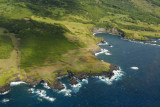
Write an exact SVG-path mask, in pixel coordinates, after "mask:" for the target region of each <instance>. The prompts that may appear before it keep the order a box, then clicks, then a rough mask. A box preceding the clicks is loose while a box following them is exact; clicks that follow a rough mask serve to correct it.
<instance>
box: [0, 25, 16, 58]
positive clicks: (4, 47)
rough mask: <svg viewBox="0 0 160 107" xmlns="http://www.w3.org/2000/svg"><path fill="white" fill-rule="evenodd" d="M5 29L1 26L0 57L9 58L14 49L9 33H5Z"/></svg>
mask: <svg viewBox="0 0 160 107" xmlns="http://www.w3.org/2000/svg"><path fill="white" fill-rule="evenodd" d="M4 32H5V29H2V28H0V59H7V58H9V57H10V54H11V52H12V50H13V45H12V41H11V39H10V37H9V34H5V33H4Z"/></svg>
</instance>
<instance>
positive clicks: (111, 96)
mask: <svg viewBox="0 0 160 107" xmlns="http://www.w3.org/2000/svg"><path fill="white" fill-rule="evenodd" d="M96 36H98V37H103V38H104V40H105V41H106V42H108V43H109V44H110V45H112V46H113V47H109V46H108V45H101V46H100V47H101V48H102V49H107V50H109V52H110V53H111V54H112V55H106V54H105V53H102V54H99V55H98V56H97V57H98V58H99V59H101V60H104V61H107V62H109V63H112V64H115V65H118V66H120V67H121V70H122V71H123V72H124V75H123V76H122V77H121V78H120V79H119V80H118V81H113V83H112V84H111V85H108V84H107V83H105V82H102V81H101V80H99V79H97V78H89V79H88V83H85V82H83V83H81V84H82V87H81V88H71V87H70V85H69V84H68V79H67V78H65V79H62V80H61V82H62V83H64V84H65V85H66V87H67V89H68V90H67V91H65V92H61V93H59V92H56V91H53V90H51V89H46V88H44V87H43V85H42V84H39V85H38V86H36V87H35V88H34V89H35V90H36V89H41V90H44V91H45V92H46V96H49V97H53V98H55V99H56V100H55V101H54V102H50V101H48V100H46V99H45V98H44V97H40V96H39V95H37V94H36V93H34V94H31V93H29V92H28V89H29V88H33V87H30V86H28V85H25V84H21V85H18V86H12V90H11V91H10V92H9V93H8V94H6V95H0V107H26V106H31V107H160V46H155V45H150V44H142V43H134V42H130V41H128V40H122V39H121V38H120V37H119V36H115V35H111V34H104V33H101V34H96ZM131 67H138V68H139V69H138V70H134V69H131ZM70 91H72V92H70ZM70 95H71V96H70ZM4 99H9V102H6V103H4V102H2V100H4Z"/></svg>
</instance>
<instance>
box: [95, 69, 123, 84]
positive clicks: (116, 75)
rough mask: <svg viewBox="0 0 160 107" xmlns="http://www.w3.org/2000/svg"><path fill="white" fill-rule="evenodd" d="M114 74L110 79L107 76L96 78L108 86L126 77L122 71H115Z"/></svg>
mask: <svg viewBox="0 0 160 107" xmlns="http://www.w3.org/2000/svg"><path fill="white" fill-rule="evenodd" d="M113 73H114V75H113V76H112V77H111V78H110V79H109V78H108V77H105V76H96V78H98V79H100V80H101V81H103V82H105V83H107V84H108V85H111V84H112V83H113V81H117V80H119V79H121V77H122V76H123V75H124V72H123V71H121V70H114V71H113Z"/></svg>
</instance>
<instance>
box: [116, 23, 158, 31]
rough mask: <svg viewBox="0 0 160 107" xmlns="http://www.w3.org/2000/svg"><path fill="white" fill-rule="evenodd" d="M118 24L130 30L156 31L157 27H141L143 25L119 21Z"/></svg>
mask: <svg viewBox="0 0 160 107" xmlns="http://www.w3.org/2000/svg"><path fill="white" fill-rule="evenodd" d="M117 25H118V26H119V27H120V28H124V29H128V30H135V31H138V30H140V31H153V32H154V31H156V30H155V29H153V28H150V27H141V26H136V25H124V24H121V23H117Z"/></svg>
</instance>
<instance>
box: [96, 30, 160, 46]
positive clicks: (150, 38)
mask: <svg viewBox="0 0 160 107" xmlns="http://www.w3.org/2000/svg"><path fill="white" fill-rule="evenodd" d="M94 29H95V28H94ZM93 32H94V33H93V35H96V34H97V33H108V34H111V35H117V36H121V37H122V39H123V40H129V41H133V42H136V43H142V42H143V43H144V44H151V45H159V46H160V43H156V42H155V41H154V40H152V39H157V40H159V39H160V37H158V38H156V37H148V36H143V37H146V38H148V39H149V40H139V39H129V38H125V34H124V33H123V32H122V31H118V30H117V29H115V28H110V29H109V30H106V29H105V28H98V29H97V28H96V30H93Z"/></svg>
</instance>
